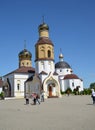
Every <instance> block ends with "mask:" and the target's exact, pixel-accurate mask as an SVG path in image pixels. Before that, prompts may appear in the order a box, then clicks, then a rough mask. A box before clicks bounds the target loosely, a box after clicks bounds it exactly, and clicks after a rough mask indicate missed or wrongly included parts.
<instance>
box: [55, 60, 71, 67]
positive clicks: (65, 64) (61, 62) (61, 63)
mask: <svg viewBox="0 0 95 130" xmlns="http://www.w3.org/2000/svg"><path fill="white" fill-rule="evenodd" d="M55 68H71V67H70V65H69V64H68V63H67V62H65V61H59V62H57V63H56V64H55Z"/></svg>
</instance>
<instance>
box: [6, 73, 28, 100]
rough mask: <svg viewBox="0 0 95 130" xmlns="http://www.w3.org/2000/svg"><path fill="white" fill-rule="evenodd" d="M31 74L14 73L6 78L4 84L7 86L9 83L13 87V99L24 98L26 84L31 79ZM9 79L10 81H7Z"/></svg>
mask: <svg viewBox="0 0 95 130" xmlns="http://www.w3.org/2000/svg"><path fill="white" fill-rule="evenodd" d="M29 76H30V74H28V73H27V74H23V73H12V74H8V75H7V76H5V77H4V83H5V84H6V83H7V82H8V81H9V84H8V85H10V86H8V87H11V88H10V90H11V94H10V96H11V97H18V98H19V97H24V83H25V81H26V80H27V79H28V78H29ZM7 79H8V80H7Z"/></svg>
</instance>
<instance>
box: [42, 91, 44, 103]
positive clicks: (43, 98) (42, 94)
mask: <svg viewBox="0 0 95 130" xmlns="http://www.w3.org/2000/svg"><path fill="white" fill-rule="evenodd" d="M41 102H44V92H42V93H41Z"/></svg>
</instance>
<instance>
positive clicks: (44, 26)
mask: <svg viewBox="0 0 95 130" xmlns="http://www.w3.org/2000/svg"><path fill="white" fill-rule="evenodd" d="M38 29H39V31H41V30H49V26H48V25H47V24H46V23H42V24H40V25H39V27H38Z"/></svg>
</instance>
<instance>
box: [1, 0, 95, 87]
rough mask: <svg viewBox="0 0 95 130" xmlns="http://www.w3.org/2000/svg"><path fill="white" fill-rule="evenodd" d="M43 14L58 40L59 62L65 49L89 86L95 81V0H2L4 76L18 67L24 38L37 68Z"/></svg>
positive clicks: (2, 64)
mask: <svg viewBox="0 0 95 130" xmlns="http://www.w3.org/2000/svg"><path fill="white" fill-rule="evenodd" d="M43 15H44V21H45V22H46V23H47V24H48V25H49V28H50V31H49V34H50V39H51V40H52V42H53V43H54V51H55V63H56V62H58V61H59V57H58V56H59V53H60V48H61V50H62V53H63V55H64V61H66V62H67V63H69V64H70V65H71V67H72V69H73V72H74V73H75V74H76V75H78V76H79V77H80V78H82V79H83V81H84V87H89V85H90V83H92V82H95V54H94V52H95V51H94V50H95V1H94V0H0V76H3V75H5V74H7V73H9V72H11V71H13V70H15V69H17V68H18V64H19V62H18V54H19V52H20V51H22V50H23V49H24V40H26V48H27V49H28V50H29V51H30V52H31V53H32V66H33V67H35V63H34V60H35V44H36V42H37V40H38V38H39V35H38V26H39V25H40V24H41V23H42V16H43Z"/></svg>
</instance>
